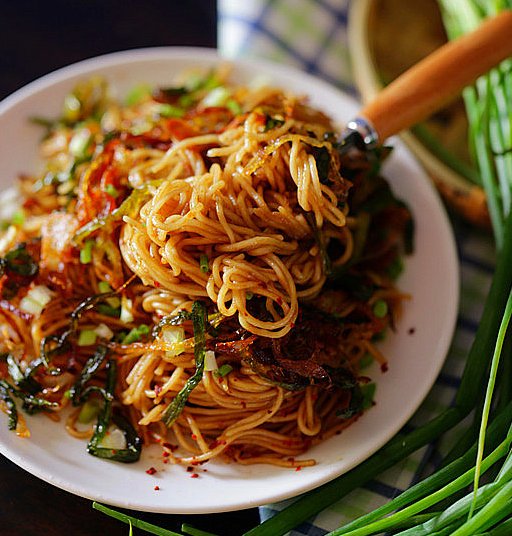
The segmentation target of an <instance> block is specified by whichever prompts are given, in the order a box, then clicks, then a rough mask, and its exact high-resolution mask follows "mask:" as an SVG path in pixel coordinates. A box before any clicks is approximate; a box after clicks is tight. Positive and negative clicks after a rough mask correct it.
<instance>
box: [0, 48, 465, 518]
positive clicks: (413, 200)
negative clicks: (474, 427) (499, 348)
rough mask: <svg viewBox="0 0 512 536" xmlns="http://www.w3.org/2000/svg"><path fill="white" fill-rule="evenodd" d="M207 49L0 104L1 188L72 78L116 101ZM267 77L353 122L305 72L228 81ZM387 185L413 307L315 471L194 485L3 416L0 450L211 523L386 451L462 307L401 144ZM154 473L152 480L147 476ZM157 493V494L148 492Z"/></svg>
mask: <svg viewBox="0 0 512 536" xmlns="http://www.w3.org/2000/svg"><path fill="white" fill-rule="evenodd" d="M218 61H219V58H218V57H217V56H216V54H215V52H213V51H211V50H206V49H186V48H164V49H159V48H153V49H146V50H138V51H129V52H122V53H116V54H111V55H107V56H103V57H100V58H96V59H91V60H87V61H84V62H81V63H78V64H76V65H72V66H70V67H67V68H65V69H62V70H60V71H57V72H55V73H52V74H50V75H48V76H45V77H44V78H42V79H40V80H37V81H35V82H33V83H31V84H30V85H28V86H26V87H25V88H23V89H21V90H19V91H18V92H16V93H15V94H13V95H12V96H10V97H8V98H7V99H6V100H4V101H3V102H2V103H0V132H1V133H2V135H1V142H0V181H1V182H0V188H1V189H4V188H6V187H8V186H9V185H10V184H12V180H13V179H14V177H16V176H17V174H18V173H20V172H23V171H25V172H31V171H35V170H36V169H37V165H38V161H37V146H38V141H39V139H40V136H41V130H40V128H38V127H36V126H33V125H31V124H30V123H29V121H28V118H29V117H31V116H34V115H38V116H43V117H55V116H57V115H58V114H59V111H60V109H61V103H62V99H63V97H64V95H65V94H66V93H67V92H69V91H70V90H71V88H72V87H73V85H74V84H75V83H76V82H77V81H78V80H80V79H84V78H87V77H89V76H90V75H92V74H93V73H95V74H101V75H103V76H105V77H106V78H107V79H108V81H109V82H110V84H111V85H112V87H113V88H114V89H115V90H116V91H117V92H118V93H119V94H120V95H123V94H124V93H125V92H126V91H127V90H128V89H129V88H131V87H133V85H135V84H139V83H149V84H155V85H166V84H170V83H172V82H173V79H174V78H175V75H176V74H177V73H180V72H181V71H183V70H184V69H187V68H189V67H191V66H198V67H204V68H207V67H209V66H213V65H215V64H216V63H218ZM256 75H264V76H265V77H267V78H268V80H270V81H271V82H272V83H273V84H276V85H279V86H282V87H287V88H289V89H291V90H293V91H294V92H295V93H301V94H308V95H310V97H311V102H312V104H313V105H315V106H317V107H319V108H320V109H322V110H324V111H326V112H327V113H329V114H330V115H331V116H333V117H334V118H335V119H336V120H337V121H338V122H339V123H340V124H343V122H345V121H347V120H348V119H350V118H352V117H353V116H354V115H355V114H356V112H357V109H358V105H357V103H356V102H355V101H354V100H352V99H351V98H349V97H347V96H346V95H344V94H342V93H340V92H339V91H337V90H336V89H333V88H332V87H330V86H329V85H327V84H325V83H323V82H321V81H318V80H316V79H314V78H312V77H310V76H308V75H306V74H304V73H301V72H298V71H295V70H292V69H289V68H287V67H284V66H282V65H279V66H276V65H273V64H269V63H264V62H254V61H250V62H249V61H247V62H246V61H244V62H241V63H235V64H234V78H235V79H238V80H239V81H241V82H247V81H249V80H251V79H253V78H254V77H255V76H256ZM392 144H393V145H394V146H395V151H394V152H393V156H392V158H391V159H390V160H389V162H388V163H387V164H386V167H385V174H386V176H387V177H388V178H389V180H390V182H391V185H392V187H393V189H394V190H395V191H396V192H397V193H398V194H399V196H400V197H401V198H402V199H404V200H405V201H406V202H407V203H408V204H409V206H410V207H411V209H412V211H413V213H414V217H415V223H416V237H415V244H416V252H415V254H414V255H413V256H412V257H410V258H409V259H408V261H407V263H406V269H405V272H404V274H403V276H402V277H401V279H400V282H399V286H400V287H401V288H402V289H403V290H404V291H406V292H409V293H411V295H412V296H413V299H412V300H411V301H410V302H409V303H407V304H406V306H405V312H404V315H403V318H402V319H401V321H400V324H399V325H398V327H397V331H396V333H395V334H392V335H390V336H389V337H388V339H387V340H386V341H385V342H384V344H383V351H384V352H385V354H386V355H387V356H388V357H389V361H390V363H389V371H388V372H387V373H384V374H383V373H381V372H380V371H379V370H377V369H375V370H373V371H371V375H372V377H373V378H374V379H375V380H376V381H377V385H378V387H377V396H376V401H377V404H376V406H375V407H373V408H371V409H370V410H369V411H368V412H367V413H366V414H365V415H364V416H363V417H362V418H360V419H359V420H358V421H357V422H356V423H355V424H354V425H353V426H351V427H350V428H349V429H348V430H347V431H345V432H344V433H342V434H341V435H339V436H336V437H334V438H332V439H330V440H328V441H325V442H324V443H323V444H321V445H319V446H316V447H314V448H313V449H311V451H310V452H308V454H307V456H308V457H314V458H315V459H316V460H317V462H318V463H317V465H315V466H314V467H311V468H304V469H303V470H301V471H294V470H290V469H280V468H276V467H270V466H265V465H256V466H245V467H244V466H237V465H236V464H222V463H216V462H211V463H209V464H207V465H206V466H204V468H206V469H207V472H199V475H200V477H199V478H190V473H187V472H186V470H185V468H183V467H179V466H171V465H164V464H163V463H161V458H160V456H159V455H158V454H159V452H160V449H158V450H152V449H151V448H149V449H147V450H145V451H144V454H143V456H142V459H141V460H140V462H138V463H136V464H133V465H124V464H118V463H113V462H109V461H103V460H100V459H98V458H94V457H92V456H90V455H88V454H87V453H86V452H85V443H84V442H81V441H79V440H76V439H73V438H71V437H70V436H69V435H68V434H67V433H66V432H65V431H64V427H63V425H62V424H58V423H57V424H55V423H51V422H50V421H49V420H48V419H47V418H45V417H44V416H37V417H29V418H28V424H29V427H30V429H31V432H32V437H31V438H30V439H19V438H18V437H17V436H16V435H15V434H14V433H12V432H10V431H8V430H7V419H6V417H5V415H4V414H1V413H0V451H1V452H2V453H3V454H4V455H5V456H7V457H8V458H9V459H10V460H12V461H13V462H15V463H16V464H18V465H19V466H21V467H22V468H24V469H26V470H27V471H29V472H30V473H32V474H33V475H36V476H37V477H39V478H41V479H43V480H46V481H47V482H50V483H51V484H54V485H55V486H58V487H59V488H62V489H65V490H67V491H70V492H72V493H75V494H77V495H80V496H83V497H87V498H90V499H95V500H97V501H101V502H104V503H108V504H111V505H115V506H119V507H125V508H131V509H136V510H144V511H151V512H162V513H211V512H222V511H229V510H236V509H242V508H249V507H253V506H257V505H261V504H266V503H269V502H274V501H278V500H281V499H285V498H288V497H292V496H295V495H297V494H299V493H301V492H304V491H307V490H309V489H312V488H314V487H316V486H319V485H320V484H323V483H325V482H327V481H329V480H331V479H333V478H335V477H336V476H338V475H340V474H342V473H344V472H346V471H348V470H349V469H351V468H352V467H354V466H355V465H357V464H359V463H360V462H362V461H363V460H365V459H366V458H367V457H369V456H370V455H371V454H373V453H374V452H375V451H377V450H378V449H379V448H380V447H381V446H382V445H383V444H384V443H385V442H386V441H388V440H389V439H390V438H391V437H392V436H393V435H394V434H395V433H396V432H397V431H398V430H399V429H400V428H401V427H402V426H403V425H404V424H405V422H406V421H407V420H408V419H409V418H410V417H411V415H412V414H413V412H414V411H415V410H416V409H417V408H418V406H419V405H420V403H421V402H422V400H423V399H424V397H425V396H426V395H427V393H428V391H429V390H430V388H431V386H432V384H433V383H434V381H435V379H436V377H437V375H438V373H439V371H440V369H441V366H442V364H443V361H444V358H445V355H446V353H447V350H448V347H449V344H450V341H451V337H452V333H453V329H454V325H455V320H456V314H457V308H458V290H459V281H458V263H457V257H456V251H455V247H454V240H453V236H452V232H451V228H450V226H449V222H448V220H447V217H446V215H445V212H444V208H443V207H442V205H441V203H440V201H439V198H438V196H437V194H436V193H435V192H434V190H433V188H432V186H431V184H430V182H429V180H428V178H427V176H426V175H425V173H424V172H423V171H422V170H421V169H420V167H419V166H418V164H417V163H416V162H415V161H414V159H413V158H412V157H411V156H410V154H409V153H408V152H407V151H406V150H405V149H404V147H403V146H402V144H401V143H399V141H397V140H392ZM150 466H154V467H155V468H156V469H157V472H156V474H154V475H148V474H147V473H146V469H148V468H149V467H150ZM156 485H157V486H159V488H160V489H159V490H158V491H156V490H155V489H154V487H155V486H156Z"/></svg>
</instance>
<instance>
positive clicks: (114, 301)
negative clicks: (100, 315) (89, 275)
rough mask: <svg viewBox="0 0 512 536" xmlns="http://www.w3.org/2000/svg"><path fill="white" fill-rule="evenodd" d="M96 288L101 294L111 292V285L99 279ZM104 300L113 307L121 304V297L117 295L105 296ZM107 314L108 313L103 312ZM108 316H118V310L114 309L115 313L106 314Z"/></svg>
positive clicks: (115, 307)
mask: <svg viewBox="0 0 512 536" xmlns="http://www.w3.org/2000/svg"><path fill="white" fill-rule="evenodd" d="M98 290H99V291H100V292H101V293H102V294H107V292H112V291H113V289H112V287H111V286H110V285H109V284H108V283H107V282H106V281H100V282H99V283H98ZM105 301H106V302H107V303H108V304H109V305H110V307H112V308H113V309H118V308H119V307H120V306H121V299H120V298H119V296H111V297H110V298H105ZM104 314H108V313H104ZM108 316H119V311H116V312H115V314H108Z"/></svg>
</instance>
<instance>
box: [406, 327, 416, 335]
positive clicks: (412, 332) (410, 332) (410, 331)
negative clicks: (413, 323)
mask: <svg viewBox="0 0 512 536" xmlns="http://www.w3.org/2000/svg"><path fill="white" fill-rule="evenodd" d="M415 332H416V328H409V330H408V332H407V333H409V335H413V334H414V333H415Z"/></svg>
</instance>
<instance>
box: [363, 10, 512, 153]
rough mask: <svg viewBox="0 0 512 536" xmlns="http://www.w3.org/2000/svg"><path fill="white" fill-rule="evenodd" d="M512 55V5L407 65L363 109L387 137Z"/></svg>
mask: <svg viewBox="0 0 512 536" xmlns="http://www.w3.org/2000/svg"><path fill="white" fill-rule="evenodd" d="M510 56H512V10H507V11H503V12H502V13H500V14H499V15H497V16H495V17H493V18H490V19H488V20H486V21H485V22H483V23H482V24H481V25H480V26H479V27H478V28H477V29H476V30H475V31H473V32H471V33H469V34H466V35H464V36H462V37H460V38H458V39H455V40H453V41H450V42H448V43H447V44H446V45H443V46H442V47H440V48H439V49H437V50H436V51H435V52H433V53H432V54H430V55H429V56H427V57H426V58H425V59H424V60H422V61H420V62H419V63H417V64H416V65H415V66H414V67H412V68H411V69H409V70H408V71H406V72H405V73H404V74H402V75H401V76H400V77H398V78H397V79H396V80H394V81H393V82H392V83H391V84H390V85H389V86H387V87H386V88H384V89H383V90H382V91H381V92H380V93H379V95H378V96H377V97H376V98H375V99H374V100H373V101H372V102H370V103H369V104H368V105H366V106H365V107H364V108H363V109H362V110H361V113H360V115H361V116H362V118H363V119H366V120H369V121H370V124H371V125H372V126H373V128H374V129H375V131H376V132H377V134H378V138H379V140H380V141H381V142H382V141H384V140H385V139H386V138H388V137H389V136H392V135H394V134H397V133H399V132H400V131H402V130H404V129H407V128H409V127H411V126H412V125H414V124H416V123H418V122H420V121H422V120H424V119H425V118H427V117H429V116H430V115H431V114H432V113H433V112H435V111H437V110H439V109H441V108H442V107H443V106H444V105H445V104H447V103H448V102H450V101H451V100H453V99H454V98H455V97H456V96H457V95H458V94H459V93H460V92H461V91H462V90H463V89H464V88H465V87H466V86H469V85H471V84H472V83H473V82H474V81H475V80H476V79H477V78H478V77H479V76H481V75H483V74H485V73H486V72H488V71H489V70H491V69H492V68H493V67H495V66H496V65H497V64H498V63H500V62H501V61H502V60H504V59H506V58H508V57H510Z"/></svg>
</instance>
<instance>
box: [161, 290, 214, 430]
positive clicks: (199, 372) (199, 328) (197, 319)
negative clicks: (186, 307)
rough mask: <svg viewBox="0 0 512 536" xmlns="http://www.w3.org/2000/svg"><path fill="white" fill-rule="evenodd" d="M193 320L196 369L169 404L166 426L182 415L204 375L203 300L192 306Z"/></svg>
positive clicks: (204, 328) (204, 332)
mask: <svg viewBox="0 0 512 536" xmlns="http://www.w3.org/2000/svg"><path fill="white" fill-rule="evenodd" d="M192 322H193V324H194V358H195V362H196V371H195V372H194V374H193V375H192V376H191V377H190V378H189V379H188V380H187V381H186V382H185V385H184V386H183V387H182V389H181V390H180V391H179V393H178V394H177V395H176V396H175V397H174V399H173V400H172V402H171V403H170V404H169V405H168V406H167V408H166V409H165V411H164V413H163V415H162V421H163V422H164V423H165V425H166V426H171V425H172V424H173V423H174V421H175V420H176V419H177V418H178V417H179V416H180V413H181V412H182V411H183V408H184V407H185V404H186V402H187V400H188V397H189V395H190V393H191V392H192V391H193V390H194V389H195V388H196V386H197V384H198V383H199V382H200V381H201V378H202V377H203V370H204V356H205V352H206V323H207V318H206V307H205V305H204V303H203V302H200V301H196V302H194V305H193V306H192Z"/></svg>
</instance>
